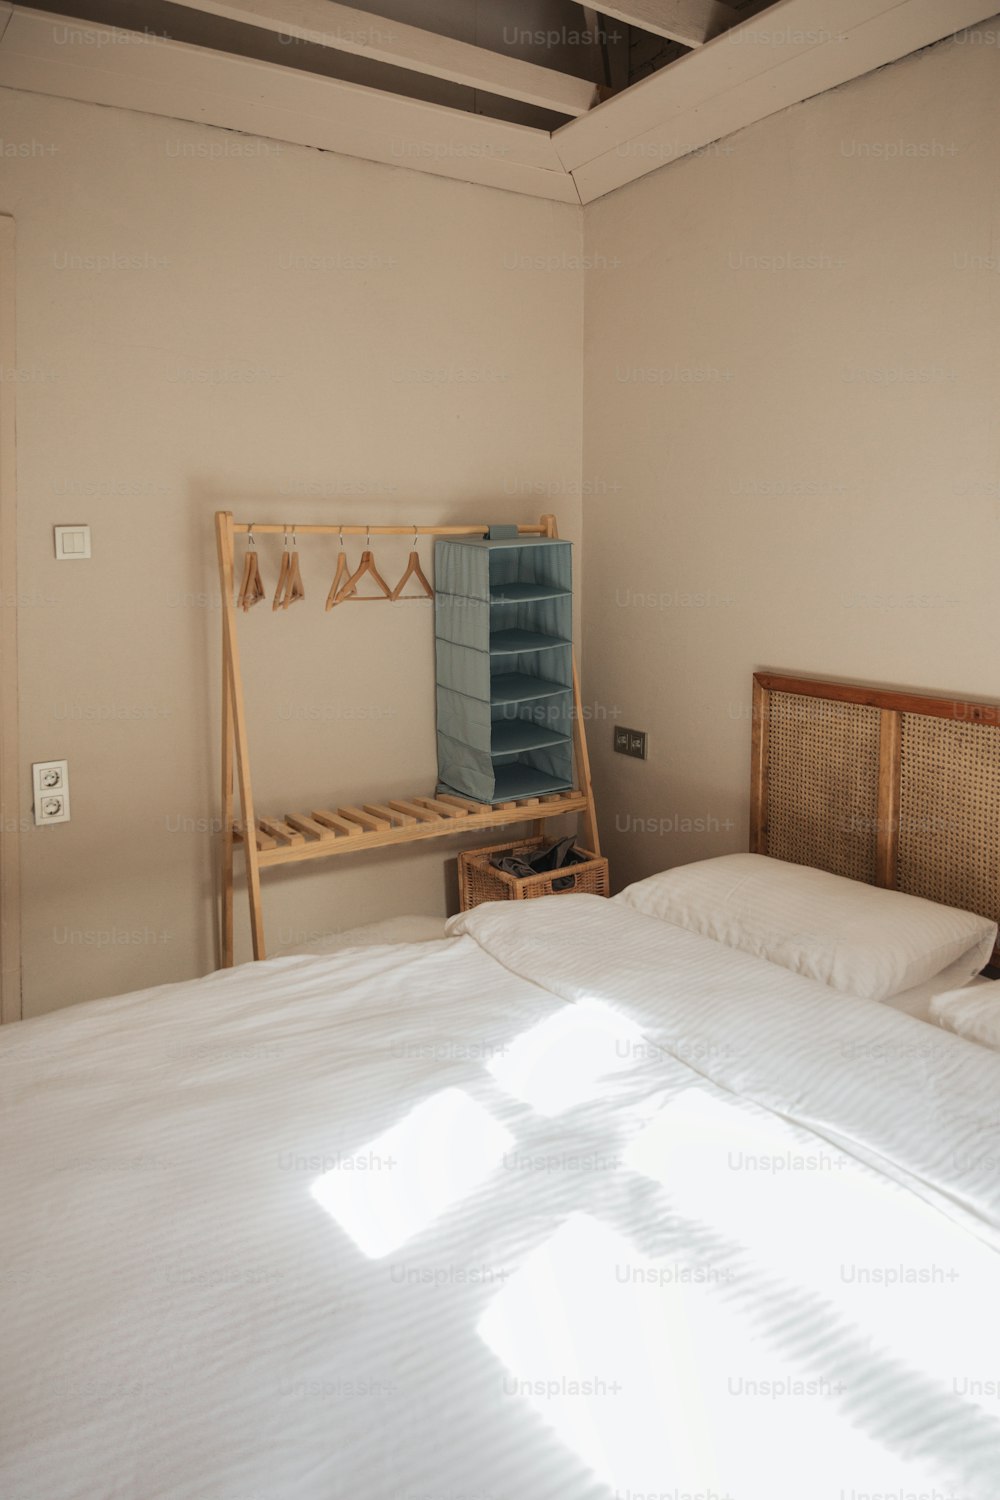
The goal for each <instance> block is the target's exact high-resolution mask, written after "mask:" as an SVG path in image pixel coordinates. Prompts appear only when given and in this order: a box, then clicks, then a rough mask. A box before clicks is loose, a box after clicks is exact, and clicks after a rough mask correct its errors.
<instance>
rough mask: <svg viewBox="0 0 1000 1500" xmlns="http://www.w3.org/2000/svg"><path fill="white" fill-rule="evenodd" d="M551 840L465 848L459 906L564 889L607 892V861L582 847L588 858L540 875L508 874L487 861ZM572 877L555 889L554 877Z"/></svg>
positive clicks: (460, 866)
mask: <svg viewBox="0 0 1000 1500" xmlns="http://www.w3.org/2000/svg"><path fill="white" fill-rule="evenodd" d="M548 843H551V840H550V839H520V840H519V841H518V842H517V843H513V844H490V845H489V847H488V848H486V849H466V850H464V851H463V852H462V853H461V854H460V855H459V856H458V897H459V902H460V909H461V910H462V911H469V910H471V908H472V907H473V906H479V905H480V904H481V902H483V901H530V900H531V899H532V897H533V896H561V895H563V893H564V892H565V893H566V894H569V893H570V892H574V891H575V892H578V893H579V892H581V891H583V892H586V893H587V894H588V895H591V896H607V895H608V894H609V889H610V887H609V884H608V862H607V860H606V859H604V858H602V857H601V856H600V855H596V854H591V853H590V852H589V851H588V850H586V849H581V851H580V852H581V853H582V854H586V856H587V858H586V859H585V860H583V861H582V862H581V863H580V864H578V865H567V866H566V867H565V868H564V869H561V870H546V871H545V872H544V873H543V874H541V875H524V876H518V875H508V874H507V873H506V871H505V870H497V869H495V868H494V866H493V865H491V864H490V855H491V854H499V853H501V852H503V853H504V854H514V853H516V854H523V853H527V852H528V851H530V850H534V849H539V848H541V847H542V846H543V845H545V844H548ZM570 877H572V879H573V884H572V885H568V886H564V887H563V888H562V890H558V891H554V890H553V889H552V887H553V885H554V884H555V882H556V881H557V880H568V879H569V878H570Z"/></svg>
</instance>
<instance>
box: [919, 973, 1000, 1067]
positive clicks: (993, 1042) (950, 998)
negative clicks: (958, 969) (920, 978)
mask: <svg viewBox="0 0 1000 1500" xmlns="http://www.w3.org/2000/svg"><path fill="white" fill-rule="evenodd" d="M931 1020H932V1021H937V1023H938V1025H939V1026H944V1027H945V1028H946V1029H947V1030H948V1031H954V1032H957V1034H958V1035H959V1036H964V1037H965V1038H966V1040H967V1041H970V1042H978V1043H979V1045H980V1046H981V1047H992V1048H993V1050H994V1052H1000V980H998V981H997V983H996V987H995V988H994V986H993V985H987V983H986V982H985V981H984V982H983V983H982V984H977V985H976V986H975V988H974V989H971V990H953V991H951V992H950V993H949V994H946V995H937V996H936V997H935V999H934V1000H932V1001H931Z"/></svg>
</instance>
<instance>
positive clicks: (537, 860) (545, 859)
mask: <svg viewBox="0 0 1000 1500" xmlns="http://www.w3.org/2000/svg"><path fill="white" fill-rule="evenodd" d="M586 858H587V856H586V855H585V854H583V853H581V851H580V850H579V849H574V847H573V838H572V835H570V837H569V838H565V839H557V840H556V842H555V843H554V844H543V845H542V846H541V847H540V848H538V849H532V848H526V849H524V850H522V852H521V853H520V854H516V853H511V852H509V853H507V854H493V855H491V856H490V864H491V865H493V866H495V868H496V869H498V870H503V872H504V874H505V875H516V876H518V878H519V879H523V878H524V877H525V876H527V875H545V874H547V873H548V871H549V870H561V869H563V868H564V867H565V866H566V865H580V864H583V863H584V862H585V861H586ZM575 884H576V876H575V875H567V876H566V878H565V879H564V880H553V882H552V889H553V891H565V890H568V889H570V888H571V887H572V886H573V885H575Z"/></svg>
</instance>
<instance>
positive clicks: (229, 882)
mask: <svg viewBox="0 0 1000 1500" xmlns="http://www.w3.org/2000/svg"><path fill="white" fill-rule="evenodd" d="M232 695H233V678H232V673H231V672H230V670H229V650H228V646H227V643H226V639H225V627H223V640H222V871H221V890H220V900H221V904H222V932H221V942H220V949H221V952H220V958H221V962H222V968H224V969H231V968H232V967H233V696H232Z"/></svg>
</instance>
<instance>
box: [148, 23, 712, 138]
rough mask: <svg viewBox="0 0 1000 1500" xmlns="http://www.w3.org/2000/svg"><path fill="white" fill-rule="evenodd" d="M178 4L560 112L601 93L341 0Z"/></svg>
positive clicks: (583, 106) (582, 106) (586, 105)
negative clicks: (359, 8) (336, 0)
mask: <svg viewBox="0 0 1000 1500" xmlns="http://www.w3.org/2000/svg"><path fill="white" fill-rule="evenodd" d="M170 3H171V4H175V5H179V6H182V7H183V8H184V9H185V10H196V11H202V12H204V13H205V14H207V15H212V16H222V17H223V18H224V19H225V20H227V21H240V22H242V23H243V24H244V25H245V26H258V27H261V28H263V29H264V30H265V31H276V32H278V33H279V34H280V35H281V36H288V37H297V38H299V40H301V41H304V42H314V43H315V44H316V45H317V46H320V47H330V48H332V49H333V50H334V51H336V52H350V53H352V54H353V55H354V56H355V57H367V58H370V59H371V60H372V61H373V62H382V63H391V64H392V66H393V67H396V68H408V69H409V70H410V71H411V72H414V73H426V74H429V75H430V76H431V77H433V78H445V79H447V80H448V81H449V82H450V83H460V84H464V85H465V86H466V87H468V88H473V89H482V90H483V91H484V92H485V93H488V94H499V95H501V96H502V97H504V98H506V99H519V100H521V102H522V103H524V104H534V105H537V106H538V107H539V108H540V109H549V110H552V111H553V112H554V113H556V114H560V115H573V116H578V115H585V114H586V113H587V111H588V110H589V109H590V107H591V105H592V104H594V103H595V102H596V99H597V86H596V84H594V83H591V82H590V81H589V80H588V79H586V78H575V77H573V76H572V75H571V74H569V73H557V72H556V71H555V69H554V68H541V67H539V66H538V64H537V63H531V62H523V61H522V60H521V59H520V58H517V57H505V56H504V54H503V53H501V52H492V51H490V50H489V49H488V48H486V47H475V46H473V45H472V44H471V43H470V42H461V41H458V40H456V39H455V38H454V37H450V36H440V35H438V33H437V32H434V31H423V30H421V29H420V27H417V26H406V25H404V24H403V23H402V22H401V21H390V20H387V19H386V18H385V17H384V16H375V15H371V14H370V13H369V12H368V11H365V10H355V9H354V8H353V7H352V6H349V5H338V4H336V3H335V0H170ZM685 3H686V0H685Z"/></svg>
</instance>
